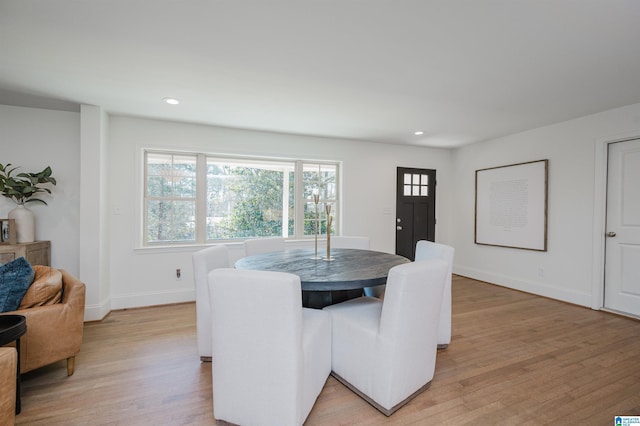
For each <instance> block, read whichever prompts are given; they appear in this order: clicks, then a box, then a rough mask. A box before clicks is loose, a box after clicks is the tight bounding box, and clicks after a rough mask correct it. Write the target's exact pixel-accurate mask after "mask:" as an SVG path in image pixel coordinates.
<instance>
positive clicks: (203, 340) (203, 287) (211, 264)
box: [191, 246, 230, 362]
mask: <svg viewBox="0 0 640 426" xmlns="http://www.w3.org/2000/svg"><path fill="white" fill-rule="evenodd" d="M191 258H192V261H193V280H194V282H195V289H196V331H197V338H198V354H199V355H200V360H201V361H204V362H211V306H210V305H211V302H210V298H209V284H208V281H207V274H208V273H209V272H211V271H212V270H214V269H218V268H228V267H229V266H230V261H229V251H228V250H227V247H225V246H211V247H207V248H206V249H203V250H199V251H197V252H195V253H193V255H192V256H191Z"/></svg>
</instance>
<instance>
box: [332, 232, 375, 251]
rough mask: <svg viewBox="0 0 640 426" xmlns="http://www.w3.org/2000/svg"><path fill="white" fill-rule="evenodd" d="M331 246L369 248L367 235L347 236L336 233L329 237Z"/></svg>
mask: <svg viewBox="0 0 640 426" xmlns="http://www.w3.org/2000/svg"><path fill="white" fill-rule="evenodd" d="M331 247H333V248H347V249H360V250H369V237H348V236H342V235H336V236H335V237H331Z"/></svg>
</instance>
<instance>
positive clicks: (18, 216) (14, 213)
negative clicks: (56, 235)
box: [9, 204, 36, 243]
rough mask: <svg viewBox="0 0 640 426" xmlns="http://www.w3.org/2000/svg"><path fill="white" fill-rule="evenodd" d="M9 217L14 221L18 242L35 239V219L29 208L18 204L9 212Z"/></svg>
mask: <svg viewBox="0 0 640 426" xmlns="http://www.w3.org/2000/svg"><path fill="white" fill-rule="evenodd" d="M9 219H13V220H15V221H16V239H17V240H18V243H32V242H34V241H35V240H36V221H35V217H34V216H33V212H32V211H31V210H29V209H28V208H26V207H25V206H23V205H22V204H20V205H18V207H16V208H15V209H13V210H11V211H10V212H9Z"/></svg>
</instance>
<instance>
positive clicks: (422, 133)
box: [413, 130, 424, 136]
mask: <svg viewBox="0 0 640 426" xmlns="http://www.w3.org/2000/svg"><path fill="white" fill-rule="evenodd" d="M413 134H414V135H416V136H420V135H424V132H423V131H422V130H418V131H416V132H413Z"/></svg>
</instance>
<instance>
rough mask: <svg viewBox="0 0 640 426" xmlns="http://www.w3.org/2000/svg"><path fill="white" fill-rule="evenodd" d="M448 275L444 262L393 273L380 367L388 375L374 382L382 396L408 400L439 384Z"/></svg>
mask: <svg viewBox="0 0 640 426" xmlns="http://www.w3.org/2000/svg"><path fill="white" fill-rule="evenodd" d="M446 272H447V264H446V263H445V262H444V261H442V260H439V259H433V260H428V261H424V262H412V263H406V264H403V265H398V266H395V267H393V268H391V270H390V271H389V276H388V278H387V288H386V293H385V298H384V301H383V302H382V313H381V316H380V328H379V334H378V348H379V350H378V352H377V353H376V361H375V363H374V365H377V366H384V368H386V369H388V372H387V373H385V374H380V375H376V377H375V378H374V383H373V388H374V392H376V393H377V394H379V393H388V394H390V395H398V394H402V393H403V391H402V389H407V388H410V389H418V388H420V387H421V386H422V385H423V384H424V383H427V382H429V381H430V380H431V379H432V378H433V374H434V371H435V362H436V351H437V340H438V322H439V318H440V305H441V303H442V293H443V291H444V287H445V277H446ZM389 377H393V378H392V379H391V380H389Z"/></svg>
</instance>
